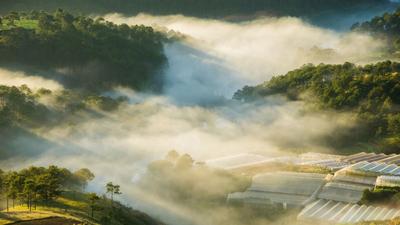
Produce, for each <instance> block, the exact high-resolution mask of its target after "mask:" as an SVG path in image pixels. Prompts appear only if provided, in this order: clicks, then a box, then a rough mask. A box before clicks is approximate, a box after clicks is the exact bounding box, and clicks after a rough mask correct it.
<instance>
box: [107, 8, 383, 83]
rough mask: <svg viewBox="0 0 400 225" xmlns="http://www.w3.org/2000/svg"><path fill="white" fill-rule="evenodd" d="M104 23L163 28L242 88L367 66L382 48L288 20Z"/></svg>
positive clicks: (113, 17) (120, 19)
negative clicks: (303, 70) (335, 66)
mask: <svg viewBox="0 0 400 225" xmlns="http://www.w3.org/2000/svg"><path fill="white" fill-rule="evenodd" d="M105 18H106V19H107V20H110V21H113V22H115V23H127V24H130V25H134V24H146V25H152V26H154V27H164V28H167V29H168V30H173V31H175V32H179V33H181V34H183V35H186V36H187V39H186V42H187V43H188V45H190V46H191V47H193V48H194V49H197V50H199V51H201V52H203V53H204V54H207V55H210V56H212V57H215V58H216V59H218V60H214V61H213V62H214V63H216V64H218V65H220V66H222V67H226V68H229V70H230V74H226V76H225V78H226V80H229V79H232V78H237V77H239V78H240V79H242V82H247V83H258V82H261V81H264V80H267V79H268V78H270V77H271V76H274V75H280V74H284V73H286V72H287V71H289V70H292V69H295V68H298V67H299V66H302V65H304V64H306V63H343V62H346V61H350V62H353V63H366V62H371V61H374V60H377V59H378V58H379V54H378V53H377V52H379V51H380V50H381V48H383V47H384V43H382V42H381V41H380V40H376V39H374V38H372V37H370V36H367V35H362V34H356V33H344V32H336V31H333V30H329V29H324V28H319V27H315V26H312V25H310V24H308V23H306V22H304V21H302V20H300V19H298V18H292V17H284V18H262V19H257V20H253V21H250V22H242V23H230V22H225V21H219V20H207V19H198V18H191V17H185V16H180V15H175V16H161V17H160V16H151V15H146V14H140V15H138V16H136V17H124V16H122V15H119V14H110V15H106V16H105ZM169 47H174V46H167V48H166V52H167V54H168V53H170V52H173V50H169ZM173 53H176V52H173ZM174 66H175V65H171V67H172V68H173V69H175V68H174ZM175 71H176V69H175Z"/></svg>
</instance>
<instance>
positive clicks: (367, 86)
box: [234, 61, 400, 152]
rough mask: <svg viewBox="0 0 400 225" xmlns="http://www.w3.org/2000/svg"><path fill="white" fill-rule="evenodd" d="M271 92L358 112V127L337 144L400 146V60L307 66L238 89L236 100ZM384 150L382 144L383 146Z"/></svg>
mask: <svg viewBox="0 0 400 225" xmlns="http://www.w3.org/2000/svg"><path fill="white" fill-rule="evenodd" d="M272 95H285V96H287V97H288V99H289V100H300V99H301V100H305V101H306V102H308V103H310V104H311V105H312V106H316V108H317V109H319V110H335V111H337V112H353V113H355V114H356V115H357V122H358V127H356V129H355V130H354V131H353V132H352V133H351V135H350V136H351V137H348V138H350V139H348V141H349V142H346V141H344V140H341V141H342V142H343V143H340V142H337V143H335V145H340V144H342V145H347V144H351V143H353V144H354V143H357V142H369V143H373V144H377V145H378V146H379V147H380V148H381V149H380V150H384V151H387V152H399V151H400V136H399V134H400V108H399V104H400V64H399V63H397V62H390V61H385V62H380V63H377V64H371V65H366V66H356V65H354V64H351V63H345V64H343V65H324V64H320V65H317V66H315V65H305V66H303V67H302V68H300V69H296V70H293V71H290V72H288V73H287V74H285V75H282V76H276V77H273V78H272V79H271V80H270V81H267V82H265V83H263V84H260V85H257V86H253V87H249V86H246V87H244V88H243V89H241V90H239V91H237V92H236V93H235V95H234V99H237V100H242V101H254V100H257V99H261V98H263V97H268V96H272ZM378 149H379V148H378Z"/></svg>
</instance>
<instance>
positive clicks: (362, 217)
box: [297, 199, 400, 223]
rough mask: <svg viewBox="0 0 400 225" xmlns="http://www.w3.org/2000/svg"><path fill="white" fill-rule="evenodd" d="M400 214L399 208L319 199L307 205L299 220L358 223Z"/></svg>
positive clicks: (380, 219)
mask: <svg viewBox="0 0 400 225" xmlns="http://www.w3.org/2000/svg"><path fill="white" fill-rule="evenodd" d="M399 216H400V210H399V209H393V208H386V207H375V206H367V205H358V204H351V203H343V202H337V201H332V200H325V199H319V200H317V201H315V202H313V203H311V204H309V205H307V206H306V207H305V208H304V209H303V210H302V211H301V212H300V214H299V215H298V216H297V218H298V219H299V220H320V221H329V222H331V223H357V222H362V221H382V220H391V219H394V218H396V217H399Z"/></svg>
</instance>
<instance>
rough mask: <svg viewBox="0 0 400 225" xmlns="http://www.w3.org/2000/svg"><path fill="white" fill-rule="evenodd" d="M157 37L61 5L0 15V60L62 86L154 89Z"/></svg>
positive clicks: (160, 62)
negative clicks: (52, 9) (76, 13)
mask: <svg viewBox="0 0 400 225" xmlns="http://www.w3.org/2000/svg"><path fill="white" fill-rule="evenodd" d="M162 40H163V36H162V35H161V34H160V33H157V32H155V31H154V30H153V29H152V28H151V27H145V26H131V27H130V26H128V25H125V24H123V25H115V24H113V23H110V22H106V21H104V20H102V19H101V18H100V19H97V20H93V19H91V18H88V17H82V16H78V17H74V16H72V15H71V14H69V13H67V12H64V11H62V10H57V11H56V12H55V13H54V14H48V13H45V12H31V13H28V14H25V13H15V12H13V13H10V14H8V15H5V16H3V17H0V65H7V66H8V67H10V65H13V67H17V68H18V69H25V70H35V71H38V70H39V71H46V72H48V73H45V72H41V73H38V74H40V75H42V76H45V77H47V78H50V79H54V80H58V81H59V82H61V83H62V84H64V85H65V86H66V87H69V88H75V89H85V90H86V91H95V92H98V91H104V90H109V89H110V88H112V87H114V86H126V87H131V88H134V89H137V90H153V91H159V90H160V88H161V81H160V80H161V78H159V77H158V76H159V71H160V70H161V69H162V67H163V66H164V64H165V62H166V58H165V56H164V53H163V46H162Z"/></svg>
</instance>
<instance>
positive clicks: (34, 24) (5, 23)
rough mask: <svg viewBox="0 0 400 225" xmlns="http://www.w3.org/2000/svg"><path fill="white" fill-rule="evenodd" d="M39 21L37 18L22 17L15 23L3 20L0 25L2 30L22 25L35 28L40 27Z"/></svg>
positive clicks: (26, 27)
mask: <svg viewBox="0 0 400 225" xmlns="http://www.w3.org/2000/svg"><path fill="white" fill-rule="evenodd" d="M38 25H39V22H38V21H37V20H29V19H20V20H15V21H14V24H10V22H9V21H8V20H3V21H2V24H1V25H0V30H9V29H11V28H14V27H22V28H25V29H31V30H35V29H37V28H38Z"/></svg>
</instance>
